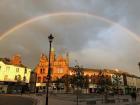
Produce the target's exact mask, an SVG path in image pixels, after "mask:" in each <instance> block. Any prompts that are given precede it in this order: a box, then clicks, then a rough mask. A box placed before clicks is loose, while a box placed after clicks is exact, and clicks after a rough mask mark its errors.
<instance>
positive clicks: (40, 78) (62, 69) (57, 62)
mask: <svg viewBox="0 0 140 105" xmlns="http://www.w3.org/2000/svg"><path fill="white" fill-rule="evenodd" d="M50 63H51V79H52V80H55V79H57V78H60V77H62V76H63V75H65V74H68V72H69V57H68V54H66V56H65V57H63V56H62V55H61V54H60V55H58V56H57V57H56V55H55V50H54V49H52V50H51V54H50ZM35 73H36V74H37V84H36V86H37V87H40V88H45V83H46V77H47V74H48V58H47V56H46V55H45V54H41V56H40V61H39V64H38V65H37V66H36V68H35Z"/></svg>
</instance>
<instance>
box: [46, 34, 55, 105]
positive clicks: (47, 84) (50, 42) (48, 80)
mask: <svg viewBox="0 0 140 105" xmlns="http://www.w3.org/2000/svg"><path fill="white" fill-rule="evenodd" d="M48 39H49V44H50V48H49V64H48V75H47V78H46V79H47V81H46V88H47V93H46V105H48V92H49V82H50V79H51V63H50V57H51V47H52V46H51V44H52V41H53V39H54V37H53V36H52V34H50V35H49V36H48Z"/></svg>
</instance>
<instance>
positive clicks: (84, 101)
mask: <svg viewBox="0 0 140 105" xmlns="http://www.w3.org/2000/svg"><path fill="white" fill-rule="evenodd" d="M23 97H30V98H33V99H34V100H36V104H35V105H45V100H46V95H44V94H42V95H41V94H40V95H35V94H32V95H23ZM108 99H109V100H112V101H113V102H112V101H111V102H112V103H111V102H110V103H105V102H104V101H103V100H104V99H103V97H102V96H97V95H96V96H95V95H80V96H79V99H78V100H79V101H78V104H77V96H76V95H73V94H51V95H49V102H48V105H140V96H138V97H137V100H136V101H135V102H132V100H131V97H130V96H119V97H118V96H110V97H108ZM114 100H115V103H114ZM95 101H96V104H94V102H95ZM90 103H92V104H90Z"/></svg>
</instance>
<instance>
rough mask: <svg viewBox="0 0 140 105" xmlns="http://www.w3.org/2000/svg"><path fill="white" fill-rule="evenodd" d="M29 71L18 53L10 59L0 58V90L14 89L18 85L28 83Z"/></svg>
mask: <svg viewBox="0 0 140 105" xmlns="http://www.w3.org/2000/svg"><path fill="white" fill-rule="evenodd" d="M30 73H31V69H30V68H28V67H26V66H24V65H23V64H22V62H21V57H20V56H19V55H15V56H13V58H12V59H9V58H0V91H4V92H7V91H11V90H16V87H18V86H19V85H27V84H29V81H30ZM19 87H21V86H19ZM10 88H12V89H10ZM18 90H20V89H18Z"/></svg>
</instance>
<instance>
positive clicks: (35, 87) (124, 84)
mask: <svg viewBox="0 0 140 105" xmlns="http://www.w3.org/2000/svg"><path fill="white" fill-rule="evenodd" d="M50 63H51V77H52V78H51V79H52V80H56V79H58V78H61V77H63V76H64V75H73V69H74V68H73V67H70V66H69V55H68V54H66V56H65V57H64V56H62V55H58V56H56V55H55V50H54V49H52V50H51V53H50ZM82 70H83V73H84V75H85V76H88V77H89V78H88V83H89V84H88V89H89V92H95V90H96V89H97V88H98V81H97V79H98V76H99V74H100V72H101V71H102V73H103V75H104V76H106V78H108V79H110V81H111V82H112V83H113V81H114V80H113V79H114V76H116V75H119V76H120V77H119V78H120V81H121V84H120V86H119V88H120V89H121V90H122V91H123V92H125V93H129V92H130V91H133V90H139V89H140V78H139V77H137V76H135V75H131V74H129V73H127V72H123V71H120V70H118V69H115V70H109V69H103V70H100V69H89V68H82ZM47 74H48V58H47V56H46V55H45V54H41V56H40V60H39V63H38V64H37V65H36V67H35V69H34V70H31V69H30V68H28V67H27V66H25V65H23V64H22V61H21V57H20V56H19V55H15V56H13V57H12V58H11V59H9V58H0V93H14V92H24V91H32V92H39V91H40V90H45V87H46V77H47ZM69 85H70V84H69ZM63 87H64V86H63ZM63 89H65V87H64V88H63Z"/></svg>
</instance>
